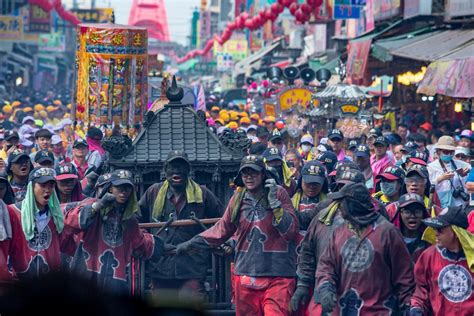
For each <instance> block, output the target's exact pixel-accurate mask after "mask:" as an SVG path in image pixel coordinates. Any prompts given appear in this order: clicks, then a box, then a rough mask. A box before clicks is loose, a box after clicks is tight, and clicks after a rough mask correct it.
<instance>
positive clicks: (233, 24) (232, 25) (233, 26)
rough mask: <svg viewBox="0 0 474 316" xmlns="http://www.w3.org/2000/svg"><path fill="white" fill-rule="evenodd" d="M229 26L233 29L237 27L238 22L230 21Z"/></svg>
mask: <svg viewBox="0 0 474 316" xmlns="http://www.w3.org/2000/svg"><path fill="white" fill-rule="evenodd" d="M227 28H228V29H229V30H232V31H233V30H235V29H236V28H237V24H236V23H235V22H230V23H229V24H227Z"/></svg>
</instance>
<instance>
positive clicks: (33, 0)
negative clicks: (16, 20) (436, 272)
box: [28, 0, 81, 26]
mask: <svg viewBox="0 0 474 316" xmlns="http://www.w3.org/2000/svg"><path fill="white" fill-rule="evenodd" d="M28 3H29V4H34V5H37V6H38V7H40V8H41V9H43V10H45V11H47V12H51V10H53V9H54V10H56V12H57V13H58V15H59V16H60V17H61V19H63V20H65V21H68V22H69V23H71V24H72V25H74V26H77V25H78V24H79V23H81V20H79V19H78V18H77V16H75V15H74V14H73V13H71V12H70V11H68V10H66V9H64V7H63V5H62V3H61V0H53V1H50V0H28Z"/></svg>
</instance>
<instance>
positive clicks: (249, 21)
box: [244, 19, 253, 28]
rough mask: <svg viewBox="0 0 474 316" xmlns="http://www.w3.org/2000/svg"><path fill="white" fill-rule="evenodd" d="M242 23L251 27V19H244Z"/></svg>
mask: <svg viewBox="0 0 474 316" xmlns="http://www.w3.org/2000/svg"><path fill="white" fill-rule="evenodd" d="M244 25H245V27H246V28H251V27H252V25H253V23H252V20H251V19H247V20H245V24H244Z"/></svg>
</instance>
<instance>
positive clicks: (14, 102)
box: [11, 101, 21, 108]
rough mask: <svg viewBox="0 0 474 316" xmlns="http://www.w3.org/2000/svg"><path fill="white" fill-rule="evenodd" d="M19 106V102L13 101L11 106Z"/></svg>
mask: <svg viewBox="0 0 474 316" xmlns="http://www.w3.org/2000/svg"><path fill="white" fill-rule="evenodd" d="M20 105H21V102H20V101H13V102H12V104H11V106H12V107H14V108H16V107H17V106H20Z"/></svg>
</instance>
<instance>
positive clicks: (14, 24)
mask: <svg viewBox="0 0 474 316" xmlns="http://www.w3.org/2000/svg"><path fill="white" fill-rule="evenodd" d="M21 39H23V18H22V17H21V16H10V15H0V40H21Z"/></svg>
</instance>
